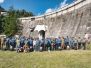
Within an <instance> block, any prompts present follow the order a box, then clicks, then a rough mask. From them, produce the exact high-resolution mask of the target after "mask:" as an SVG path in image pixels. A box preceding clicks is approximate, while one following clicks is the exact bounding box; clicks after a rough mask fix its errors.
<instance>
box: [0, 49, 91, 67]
mask: <svg viewBox="0 0 91 68" xmlns="http://www.w3.org/2000/svg"><path fill="white" fill-rule="evenodd" d="M0 68H91V51H90V50H89V51H87V50H86V51H83V50H79V51H73V50H70V51H55V52H50V53H48V52H32V53H16V52H9V51H8V52H7V51H0Z"/></svg>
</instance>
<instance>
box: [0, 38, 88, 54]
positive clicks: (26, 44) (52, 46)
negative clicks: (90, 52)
mask: <svg viewBox="0 0 91 68" xmlns="http://www.w3.org/2000/svg"><path fill="white" fill-rule="evenodd" d="M86 42H87V40H86V39H85V38H80V37H78V38H75V37H68V36H67V37H58V38H45V39H39V38H32V37H29V38H26V37H24V36H20V37H18V38H16V37H14V36H12V37H7V38H5V39H0V44H1V45H0V49H2V50H12V51H13V50H16V51H17V52H32V51H54V50H64V49H75V50H77V49H84V50H85V49H86Z"/></svg>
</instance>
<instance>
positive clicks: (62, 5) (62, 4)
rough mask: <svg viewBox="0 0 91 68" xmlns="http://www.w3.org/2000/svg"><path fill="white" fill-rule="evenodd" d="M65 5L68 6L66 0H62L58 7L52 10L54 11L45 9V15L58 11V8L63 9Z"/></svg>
mask: <svg viewBox="0 0 91 68" xmlns="http://www.w3.org/2000/svg"><path fill="white" fill-rule="evenodd" d="M67 5H68V4H67V0H64V1H63V2H61V3H60V5H59V7H57V8H54V9H52V8H49V9H47V10H46V11H45V13H49V12H53V11H56V10H57V9H60V8H62V7H64V6H67Z"/></svg>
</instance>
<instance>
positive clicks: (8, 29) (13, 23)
mask: <svg viewBox="0 0 91 68" xmlns="http://www.w3.org/2000/svg"><path fill="white" fill-rule="evenodd" d="M32 15H33V14H32V13H31V12H26V11H25V10H15V9H14V8H13V7H10V9H9V10H8V11H7V16H4V24H3V25H4V26H3V32H4V33H5V34H6V35H7V36H10V35H15V34H16V33H18V32H19V30H20V28H21V29H22V26H20V22H19V20H18V18H20V17H27V16H32ZM1 23H2V22H1ZM1 23H0V24H1ZM0 28H1V26H0ZM1 30H2V29H1Z"/></svg>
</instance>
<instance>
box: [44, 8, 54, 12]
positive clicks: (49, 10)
mask: <svg viewBox="0 0 91 68" xmlns="http://www.w3.org/2000/svg"><path fill="white" fill-rule="evenodd" d="M52 11H53V9H51V8H49V9H47V10H46V12H45V13H50V12H52Z"/></svg>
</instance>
